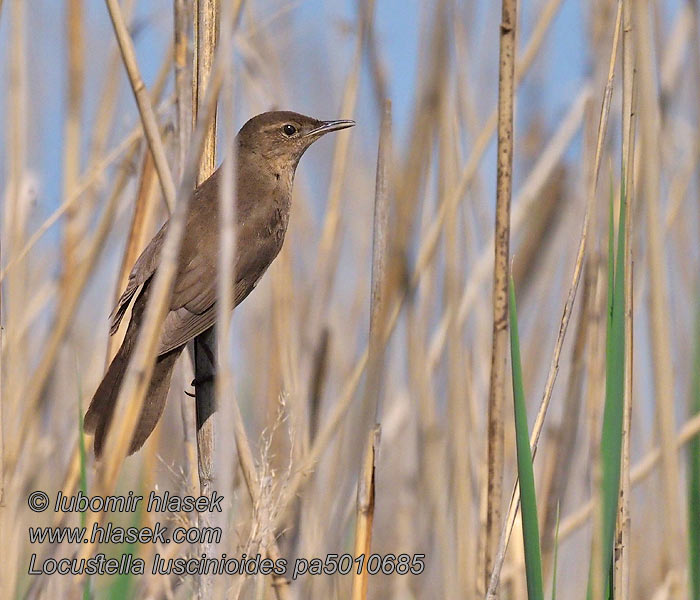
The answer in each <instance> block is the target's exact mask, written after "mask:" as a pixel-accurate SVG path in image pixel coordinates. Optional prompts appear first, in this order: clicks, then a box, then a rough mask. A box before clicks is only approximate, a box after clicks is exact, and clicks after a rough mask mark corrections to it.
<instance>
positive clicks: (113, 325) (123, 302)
mask: <svg viewBox="0 0 700 600" xmlns="http://www.w3.org/2000/svg"><path fill="white" fill-rule="evenodd" d="M167 229H168V223H167V222H166V223H165V224H164V225H163V227H161V228H160V231H159V232H158V233H156V235H155V236H153V239H152V240H151V241H150V243H149V244H148V246H146V249H145V250H144V251H143V252H142V253H141V256H139V257H138V259H137V260H136V262H135V263H134V266H133V268H132V269H131V273H129V281H128V282H127V284H126V289H125V290H124V293H123V294H122V295H121V297H120V298H119V301H118V302H117V305H116V306H115V307H114V310H113V311H112V314H111V315H109V333H110V335H114V333H116V331H117V329H119V323H121V320H122V317H123V316H124V313H125V312H126V309H127V308H128V307H129V303H130V302H131V299H132V298H133V297H134V294H135V293H136V291H137V290H138V289H139V288H140V287H141V286H142V285H143V284H144V283H146V282H147V281H148V280H149V279H150V278H151V276H152V275H153V273H155V271H156V267H157V266H158V263H159V261H160V251H161V248H162V246H163V241H164V239H165V234H166V232H167Z"/></svg>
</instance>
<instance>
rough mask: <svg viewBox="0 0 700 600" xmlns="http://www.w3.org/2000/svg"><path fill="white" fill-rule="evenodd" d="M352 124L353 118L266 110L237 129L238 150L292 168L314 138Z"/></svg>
mask: <svg viewBox="0 0 700 600" xmlns="http://www.w3.org/2000/svg"><path fill="white" fill-rule="evenodd" d="M353 125H355V121H348V120H337V121H319V120H318V119H314V118H312V117H307V116H304V115H300V114H299V113H295V112H290V111H273V112H266V113H262V114H260V115H257V116H256V117H253V118H252V119H250V120H249V121H248V122H247V123H246V124H245V125H243V127H242V128H241V130H240V131H239V132H238V145H239V152H240V151H246V152H253V153H255V154H259V155H261V156H263V157H264V158H266V159H268V160H272V161H275V162H279V163H281V166H289V167H291V168H292V169H295V168H296V166H297V164H298V162H299V159H300V158H301V156H302V154H304V152H305V151H306V149H307V148H308V147H309V146H310V145H311V144H313V143H314V142H315V141H316V140H317V139H319V138H320V137H322V136H323V135H325V134H326V133H330V132H331V131H338V130H340V129H346V128H347V127H352V126H353Z"/></svg>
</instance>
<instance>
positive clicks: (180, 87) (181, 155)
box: [173, 0, 194, 178]
mask: <svg viewBox="0 0 700 600" xmlns="http://www.w3.org/2000/svg"><path fill="white" fill-rule="evenodd" d="M191 19H192V8H191V6H190V3H189V2H187V1H186V0H173V38H174V42H173V65H174V68H175V122H176V125H175V127H176V130H177V169H176V173H177V177H178V178H179V177H180V176H181V175H182V169H183V168H184V165H185V158H186V155H187V145H188V143H189V140H190V137H191V135H192V124H193V121H194V119H193V118H192V105H193V99H192V85H193V84H192V72H193V62H192V61H193V60H194V56H193V52H192V48H191V45H190V43H189V35H188V31H189V28H190V24H191Z"/></svg>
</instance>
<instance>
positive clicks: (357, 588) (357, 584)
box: [351, 424, 381, 600]
mask: <svg viewBox="0 0 700 600" xmlns="http://www.w3.org/2000/svg"><path fill="white" fill-rule="evenodd" d="M380 437H381V427H380V426H379V425H378V424H377V425H375V427H374V428H373V429H372V430H371V431H370V432H369V434H368V436H367V442H366V446H365V451H364V453H363V458H362V471H361V475H360V481H359V482H358V484H357V509H356V516H357V521H356V524H355V551H354V553H353V556H360V555H364V556H365V557H366V558H367V557H369V555H370V550H371V544H372V523H373V521H374V497H375V472H376V460H377V454H378V452H379V440H380ZM368 580H369V573H368V572H367V568H366V566H365V568H363V569H362V570H361V571H360V573H358V572H357V570H355V571H354V572H353V576H352V594H351V598H352V600H365V598H367V584H368Z"/></svg>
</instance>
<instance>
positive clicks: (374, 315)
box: [363, 100, 392, 426]
mask: <svg viewBox="0 0 700 600" xmlns="http://www.w3.org/2000/svg"><path fill="white" fill-rule="evenodd" d="M391 155H392V122H391V101H390V100H387V101H386V102H385V104H384V113H383V115H382V122H381V128H380V133H379V148H378V150H377V175H376V183H375V196H374V226H373V236H372V275H371V292H370V293H371V296H370V322H369V365H368V367H367V379H366V382H365V402H364V404H363V406H364V409H365V410H366V411H367V412H366V415H367V417H368V418H372V419H374V422H376V423H379V420H380V416H381V384H382V374H383V370H384V369H383V366H384V360H383V355H384V347H383V344H382V335H381V333H382V331H383V330H384V324H385V321H386V307H387V300H388V298H387V293H388V290H387V285H386V266H387V265H386V254H387V242H388V234H389V231H388V227H389V202H390V195H389V181H390V172H389V169H390V166H391ZM372 426H373V424H372Z"/></svg>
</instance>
